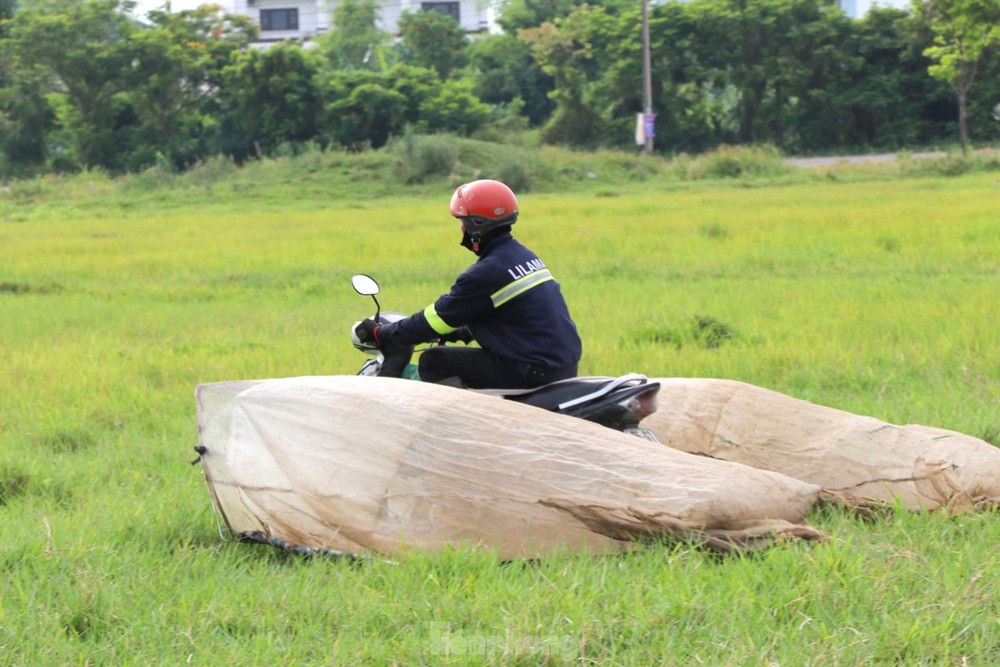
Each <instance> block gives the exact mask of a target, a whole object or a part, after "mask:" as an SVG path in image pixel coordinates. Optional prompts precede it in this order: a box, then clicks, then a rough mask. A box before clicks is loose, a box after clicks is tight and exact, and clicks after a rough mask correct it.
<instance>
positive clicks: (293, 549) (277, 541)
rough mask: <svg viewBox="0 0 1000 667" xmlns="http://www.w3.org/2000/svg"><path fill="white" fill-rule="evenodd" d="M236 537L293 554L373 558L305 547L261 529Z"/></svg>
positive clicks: (361, 559)
mask: <svg viewBox="0 0 1000 667" xmlns="http://www.w3.org/2000/svg"><path fill="white" fill-rule="evenodd" d="M236 537H237V539H239V540H240V541H242V542H256V543H259V544H268V545H270V546H272V547H277V548H278V549H281V550H282V551H285V552H287V553H291V554H299V555H303V556H322V557H325V558H333V559H334V560H349V561H352V562H354V561H363V560H371V559H370V558H365V557H361V556H356V555H354V554H352V553H348V552H346V551H338V550H337V549H327V548H325V547H305V546H301V545H296V544H289V543H288V542H285V541H284V540H283V539H281V538H280V537H275V536H273V535H270V536H268V535H265V534H264V533H262V532H261V531H259V530H245V531H243V532H242V533H240V534H239V535H237V536H236Z"/></svg>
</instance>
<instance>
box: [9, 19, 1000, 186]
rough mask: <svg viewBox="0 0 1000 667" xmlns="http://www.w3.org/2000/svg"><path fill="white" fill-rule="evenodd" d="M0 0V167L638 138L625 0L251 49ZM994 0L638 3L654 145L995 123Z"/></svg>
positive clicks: (871, 142)
mask: <svg viewBox="0 0 1000 667" xmlns="http://www.w3.org/2000/svg"><path fill="white" fill-rule="evenodd" d="M134 9H135V3H134V2H133V0H23V1H21V2H15V0H0V176H3V177H16V176H30V175H34V174H38V173H46V172H61V171H75V170H80V169H93V168H100V169H104V170H107V171H109V172H111V173H124V172H129V171H139V170H142V169H145V168H147V167H149V166H151V165H153V164H160V165H164V166H168V167H169V168H171V169H184V168H185V167H187V166H190V165H191V164H193V163H195V162H197V161H199V160H201V159H204V158H206V157H208V156H213V155H220V154H221V155H226V156H230V157H232V158H233V159H235V160H238V161H242V160H246V159H253V158H254V157H261V156H266V155H272V154H275V153H276V152H278V151H284V150H295V149H296V147H299V146H304V145H319V146H321V147H324V148H325V147H339V148H345V149H348V150H365V149H374V148H379V147H381V146H383V145H384V144H385V143H386V142H387V141H389V140H390V138H391V137H393V136H398V135H400V134H402V133H403V132H404V131H407V130H409V131H414V132H421V133H452V134H457V135H462V136H481V137H485V138H494V139H495V138H498V137H500V138H502V137H504V136H509V135H508V134H507V133H511V132H521V131H524V130H529V129H534V130H536V131H537V132H538V133H539V134H540V136H541V138H542V140H543V141H545V142H548V143H553V144H561V145H567V146H572V147H578V148H600V147H619V148H627V147H629V146H630V145H631V146H632V147H633V148H634V128H635V122H636V114H637V112H639V111H641V110H642V66H641V48H642V44H641V40H640V37H639V36H640V30H641V8H640V7H639V6H638V4H637V3H636V2H634V1H629V2H625V0H607V1H606V2H603V3H602V4H585V3H582V2H579V1H578V0H507V2H506V4H505V5H504V6H503V11H502V12H501V14H500V18H499V20H498V23H499V25H500V27H501V28H502V32H501V33H499V34H489V35H481V36H476V37H474V38H471V39H470V37H469V36H468V35H466V34H465V32H464V31H463V30H462V29H461V27H460V26H459V24H458V23H457V22H456V21H455V20H454V19H453V18H452V17H450V16H447V15H445V14H443V13H440V12H435V11H427V12H418V13H404V14H403V17H402V19H401V21H400V23H399V36H398V38H393V37H391V36H390V35H389V34H387V33H385V32H384V31H382V30H380V29H379V26H378V23H377V19H378V6H377V3H376V2H375V0H344V1H343V2H341V3H339V4H338V5H337V6H336V8H335V9H334V10H333V15H332V25H333V28H332V29H331V30H330V31H329V32H328V33H326V34H324V35H322V36H320V37H318V38H316V39H314V40H311V41H310V42H308V43H305V44H303V43H299V42H295V41H288V42H283V43H279V44H276V45H273V46H271V47H269V48H266V49H261V48H255V47H253V46H252V43H253V42H254V40H256V38H257V36H258V29H257V27H256V25H255V24H254V23H253V22H252V21H251V20H250V19H248V18H247V17H244V16H238V15H232V14H227V13H225V12H223V11H222V10H221V8H219V7H217V6H202V7H199V8H198V9H195V10H188V11H181V12H177V13H171V12H170V11H168V10H167V9H166V8H163V9H161V10H157V11H153V12H150V13H149V14H148V16H147V17H146V19H145V20H143V21H139V20H137V19H136V18H134V15H133V14H134ZM998 26H1000V0H915V1H914V5H913V6H912V8H911V9H910V10H908V11H903V10H899V9H890V8H879V7H876V8H875V9H873V10H872V11H871V12H870V13H869V14H867V15H866V16H865V17H864V18H861V19H851V18H848V17H847V16H846V15H844V13H843V12H842V11H841V10H840V9H838V8H837V7H836V6H835V3H834V2H833V0H692V1H691V2H666V3H663V4H658V5H655V6H652V7H651V8H650V12H649V33H650V53H651V63H652V66H651V74H652V82H653V90H652V95H653V99H652V106H653V109H654V112H655V113H656V149H657V151H658V152H661V153H663V154H674V153H679V152H701V151H705V150H709V149H712V148H714V147H718V146H720V145H724V144H771V145H774V146H776V147H778V148H779V149H781V150H783V151H785V152H789V153H808V152H831V151H842V150H846V149H853V150H864V149H877V150H894V149H901V148H906V147H914V146H926V145H931V144H935V143H942V142H951V141H954V140H955V139H956V138H957V139H960V140H961V142H962V145H963V148H964V147H965V146H966V145H967V144H968V143H970V142H973V141H978V142H982V141H987V142H988V141H995V140H996V139H997V138H998V136H1000V58H998V56H997V49H996V47H997V45H998V44H1000V27H998Z"/></svg>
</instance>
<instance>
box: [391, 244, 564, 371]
mask: <svg viewBox="0 0 1000 667" xmlns="http://www.w3.org/2000/svg"><path fill="white" fill-rule="evenodd" d="M462 326H468V327H469V330H470V331H471V332H472V335H473V336H474V337H475V339H476V342H478V343H479V345H480V346H481V347H483V348H484V349H486V350H489V351H490V352H492V353H493V354H496V355H497V356H500V357H503V358H505V359H510V360H512V361H515V362H519V363H521V364H523V365H525V366H536V367H542V368H565V367H567V366H570V365H572V364H575V363H577V362H578V361H579V360H580V356H581V352H582V345H581V343H580V336H579V334H578V333H577V330H576V325H575V324H574V323H573V320H572V318H571V317H570V314H569V308H568V307H567V306H566V300H565V299H564V298H563V295H562V291H561V290H560V288H559V283H558V282H556V280H555V279H554V278H553V277H552V274H551V273H550V271H549V269H548V268H547V267H546V266H545V264H544V262H542V260H541V259H539V258H538V256H537V255H536V254H535V253H533V252H532V251H531V250H529V249H528V248H526V247H524V246H523V245H521V243H519V242H518V241H517V240H516V239H514V237H513V236H511V235H510V234H509V233H505V234H501V235H499V236H497V237H496V238H494V239H490V241H489V243H488V244H486V245H485V246H484V247H483V248H482V250H481V251H480V256H479V259H478V261H476V263H475V264H473V265H472V266H470V267H469V268H468V269H466V271H465V272H464V273H462V275H460V276H459V277H458V279H457V280H456V281H455V284H454V285H452V287H451V291H449V292H448V293H447V294H444V295H442V296H441V297H439V298H438V299H437V301H435V302H434V303H433V304H431V305H429V306H427V308H425V309H424V310H422V311H420V312H418V313H414V314H413V315H411V316H410V317H407V318H406V319H403V320H400V321H399V322H395V323H392V324H386V325H384V326H383V327H382V329H381V330H380V331H379V336H380V338H381V339H382V340H383V341H391V342H396V343H413V344H416V343H425V342H428V341H431V340H434V339H436V338H437V337H439V336H441V335H444V334H448V333H451V332H453V331H455V330H456V329H458V328H459V327H462Z"/></svg>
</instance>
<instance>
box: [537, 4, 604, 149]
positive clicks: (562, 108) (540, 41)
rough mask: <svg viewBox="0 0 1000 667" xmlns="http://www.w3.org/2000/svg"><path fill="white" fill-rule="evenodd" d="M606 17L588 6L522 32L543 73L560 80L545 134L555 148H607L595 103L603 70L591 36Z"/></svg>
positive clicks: (598, 10) (545, 137) (602, 125)
mask: <svg viewBox="0 0 1000 667" xmlns="http://www.w3.org/2000/svg"><path fill="white" fill-rule="evenodd" d="M604 16H605V14H604V12H603V10H602V9H601V8H599V7H597V8H591V7H590V6H588V5H582V6H580V7H578V8H577V9H575V10H573V11H572V12H571V13H570V14H569V15H568V16H566V17H565V18H561V19H556V20H555V21H554V22H548V23H543V24H542V25H541V26H539V27H537V28H529V29H525V30H521V31H519V32H518V38H519V39H521V40H523V41H524V42H525V43H527V44H528V45H530V46H531V51H532V54H533V55H534V58H535V60H537V61H538V64H539V65H540V66H541V68H542V71H544V72H545V73H546V74H548V75H550V76H552V77H553V79H554V80H555V87H554V88H553V90H552V92H551V93H550V96H551V98H552V100H553V101H554V102H555V105H556V107H555V111H554V112H553V115H552V118H551V119H550V120H549V122H548V123H546V125H545V127H544V128H543V131H542V138H543V139H544V140H545V141H547V142H549V143H553V144H562V143H565V144H570V145H573V146H580V147H585V146H595V145H598V144H600V143H602V140H603V138H604V129H605V127H604V123H603V120H602V117H601V114H600V112H599V111H598V110H597V109H595V108H594V107H593V106H591V104H590V102H591V95H590V93H591V90H592V76H593V73H594V71H595V69H596V67H597V63H596V61H595V60H594V53H593V47H592V44H591V41H590V37H591V33H592V30H593V25H594V24H595V23H596V22H599V21H600V20H601V19H602V18H603V17H604ZM598 32H601V31H598Z"/></svg>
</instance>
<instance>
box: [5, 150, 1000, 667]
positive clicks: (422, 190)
mask: <svg viewBox="0 0 1000 667" xmlns="http://www.w3.org/2000/svg"><path fill="white" fill-rule="evenodd" d="M275 169H276V168H275ZM221 171H222V172H224V173H220V174H217V175H215V176H212V175H211V174H210V173H207V172H206V173H202V175H201V177H200V181H196V182H188V183H180V182H174V183H173V185H171V186H166V185H165V186H163V187H153V186H152V185H150V184H149V183H146V182H145V181H142V180H141V178H139V177H137V178H136V179H135V180H133V181H125V182H121V183H119V182H111V181H107V180H105V179H101V178H96V177H95V178H91V179H90V180H88V179H87V178H85V177H79V178H78V179H76V180H74V181H72V182H69V183H66V182H61V181H39V182H34V183H27V184H20V185H17V186H16V187H14V188H12V189H11V191H10V192H8V193H7V194H6V195H4V199H2V200H0V664H4V665H8V664H9V665H63V664H65V665H84V664H91V665H102V664H129V665H146V664H240V665H259V664H288V665H290V664H317V665H321V664H322V665H326V664H401V665H402V664H429V665H436V664H456V665H466V664H504V665H508V664H524V665H528V664H531V665H534V664H552V665H563V664H613V665H633V664H634V665H646V664H676V665H689V664H707V665H747V664H780V665H806V664H811V665H856V664H908V665H909V664H931V665H992V664H997V663H998V662H1000V620H998V619H1000V597H998V595H1000V586H998V583H1000V582H998V577H1000V573H998V571H1000V567H998V566H1000V556H998V550H997V544H998V543H1000V516H997V514H996V512H982V513H969V514H964V515H960V516H957V517H947V516H944V515H940V514H918V513H908V512H902V511H898V512H888V513H886V514H885V515H884V516H880V517H877V518H874V519H861V518H858V517H854V516H852V515H850V514H847V513H845V512H843V511H840V510H838V509H835V508H824V509H817V510H816V511H815V512H814V514H813V515H811V516H810V522H811V523H812V524H814V525H816V526H817V527H819V528H820V529H822V530H823V531H824V532H826V533H827V534H828V535H829V536H830V538H831V539H830V540H829V541H828V542H826V543H821V544H816V543H811V544H799V543H790V544H786V545H781V546H779V547H776V548H774V549H771V550H769V551H767V552H764V553H761V554H757V555H753V556H742V557H725V558H720V557H717V556H713V555H712V554H709V553H706V552H704V551H701V550H699V549H697V548H696V547H694V546H692V545H688V544H654V545H649V546H648V547H644V548H643V549H641V550H639V551H637V552H636V553H632V554H629V555H627V556H620V557H608V558H580V557H570V556H565V557H553V558H547V559H544V560H541V561H537V562H514V563H502V562H500V561H499V560H498V559H497V558H496V557H495V556H493V555H491V554H488V553H486V554H484V553H480V552H477V551H475V550H474V549H472V548H470V547H464V546H458V547H456V548H455V549H454V550H452V551H448V552H446V553H438V554H426V555H416V556H414V557H413V558H410V559H406V560H404V561H401V562H399V563H396V564H388V563H384V562H382V561H379V560H372V561H363V562H360V563H348V562H343V561H335V560H332V559H327V558H309V557H300V556H293V555H288V554H284V553H282V552H278V551H276V550H274V549H271V548H268V547H263V546H257V545H246V544H235V543H232V542H228V541H226V540H224V539H223V538H222V537H221V536H220V534H219V532H218V530H217V525H216V520H215V517H214V515H213V513H212V511H211V507H210V503H209V498H208V493H207V488H206V486H205V483H204V480H203V478H202V475H201V472H200V469H199V468H198V467H192V466H191V465H189V461H190V460H191V459H193V458H194V452H193V451H192V447H193V446H194V445H195V444H197V429H196V424H195V410H194V401H193V394H194V388H195V386H196V385H197V384H199V383H204V382H214V381H221V380H235V379H249V378H266V377H285V376H295V375H316V374H345V373H353V372H355V370H356V369H357V367H358V366H359V365H360V363H361V362H362V361H363V358H362V356H361V355H360V354H358V353H357V352H356V351H355V350H354V349H353V348H351V346H350V344H349V341H348V329H349V326H350V324H351V323H352V322H353V321H355V320H357V319H360V318H361V317H363V316H365V315H367V314H368V313H369V312H370V309H371V303H370V301H369V300H367V299H366V298H363V297H360V296H358V295H357V294H355V293H354V292H353V290H352V289H351V287H350V281H349V278H350V276H351V275H352V274H354V273H357V272H366V273H370V274H371V275H373V276H375V277H376V278H377V279H378V280H379V281H380V282H381V283H382V287H383V292H382V295H381V296H380V299H381V302H382V304H383V307H384V308H386V309H390V310H400V311H404V312H412V311H414V310H417V309H419V308H422V307H423V306H425V305H426V304H427V303H428V302H429V301H431V300H432V299H433V298H435V297H436V296H437V295H438V294H439V293H440V292H441V291H443V290H444V289H446V288H447V287H448V286H449V285H450V282H451V280H452V279H453V278H454V276H455V275H457V273H458V272H459V271H461V270H462V269H463V268H464V267H465V266H466V265H467V264H468V263H469V262H470V261H471V260H472V259H473V258H472V256H471V255H470V254H469V253H467V252H466V251H465V250H463V249H462V248H460V247H459V246H458V241H459V233H458V229H457V225H456V224H455V222H454V221H452V220H450V219H449V218H448V217H447V215H446V214H447V209H446V207H447V200H448V196H449V195H450V189H449V188H448V187H447V186H444V185H442V183H443V182H444V181H440V182H437V183H436V184H431V185H428V186H415V187H414V188H412V190H410V191H407V190H400V189H398V188H397V189H388V190H387V191H385V192H378V189H377V187H378V186H377V185H372V184H371V183H368V184H363V185H357V186H356V187H355V188H352V187H351V186H350V185H349V184H345V183H344V182H342V181H338V183H339V185H338V187H336V188H325V189H324V188H322V187H319V186H318V185H316V183H317V182H319V181H321V180H322V179H321V177H317V180H310V179H309V178H305V177H303V178H302V179H301V182H302V185H301V187H300V188H298V189H297V186H296V185H295V183H289V182H287V181H282V180H281V179H275V178H271V179H270V182H271V185H270V186H263V185H260V186H248V185H246V184H245V183H244V184H241V182H240V181H239V180H238V178H239V177H238V176H234V175H233V174H231V173H229V172H228V171H226V170H225V169H222V170H221ZM564 171H565V170H564ZM277 173H280V172H278V171H274V172H272V176H273V175H274V174H277ZM345 173H346V172H345ZM146 178H147V180H148V179H149V178H150V177H149V176H147V177H146ZM998 179H1000V176H998V173H997V172H996V171H993V172H984V173H983V172H977V173H969V174H965V175H961V176H957V177H942V176H920V175H910V176H906V177H896V178H882V177H870V176H867V175H865V174H864V173H860V174H839V173H830V174H828V175H827V176H823V177H816V178H808V179H806V178H797V177H782V176H777V177H773V178H770V179H766V180H754V179H740V180H729V181H716V180H704V181H683V182H678V181H676V180H672V179H669V178H667V177H666V176H665V175H664V174H662V173H656V172H650V173H649V174H646V175H644V176H643V178H642V179H641V180H636V181H632V182H628V181H622V182H615V183H601V182H596V183H589V184H586V185H585V186H581V187H579V188H561V187H560V188H549V189H545V188H538V189H536V190H535V191H533V192H530V193H528V194H525V195H523V196H522V197H521V210H522V218H521V221H520V222H518V224H517V226H516V227H515V231H516V232H518V234H517V235H518V236H519V238H521V239H522V240H523V241H525V242H526V243H527V244H528V245H529V246H531V247H533V248H534V249H535V250H537V251H538V252H539V253H540V254H541V255H542V257H543V258H544V259H545V261H546V263H547V264H548V265H549V267H550V268H551V269H552V270H553V273H554V274H555V276H556V277H557V279H558V280H559V281H560V283H561V284H562V286H563V289H564V292H565V293H566V295H567V299H568V301H569V302H570V306H571V308H572V310H573V313H574V317H575V319H576V321H577V324H578V326H579V328H580V331H581V334H582V338H583V339H584V346H585V352H584V360H583V363H582V367H581V373H582V374H619V373H625V372H630V371H635V372H643V373H646V374H647V375H651V376H673V377H720V378H731V379H737V380H742V381H745V382H750V383H753V384H757V385H760V386H764V387H768V388H770V389H774V390H777V391H781V392H784V393H787V394H790V395H792V396H794V397H796V398H803V399H807V400H810V401H812V402H814V403H819V404H823V405H829V406H832V407H837V408H841V409H844V410H849V411H851V412H855V413H859V414H865V415H871V416H875V417H878V418H881V419H884V420H887V421H890V422H893V423H918V424H925V425H932V426H939V427H943V428H950V429H954V430H958V431H961V432H964V433H969V434H971V435H975V436H977V437H980V438H984V439H987V440H989V441H991V442H992V443H993V444H998V442H1000V344H998V343H1000V335H998V334H1000V308H998V306H997V304H998V303H1000V218H998V211H1000V180H998ZM182 186H183V187H182ZM435 190H436V191H435ZM407 192H412V193H415V194H412V195H410V194H407ZM432 192H433V194H431V193H432ZM699 322H701V323H702V325H704V324H705V323H706V322H707V323H709V324H710V325H711V330H712V331H714V332H716V333H721V335H718V336H715V337H711V336H706V335H705V327H704V326H701V327H699V326H698V323H699Z"/></svg>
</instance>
